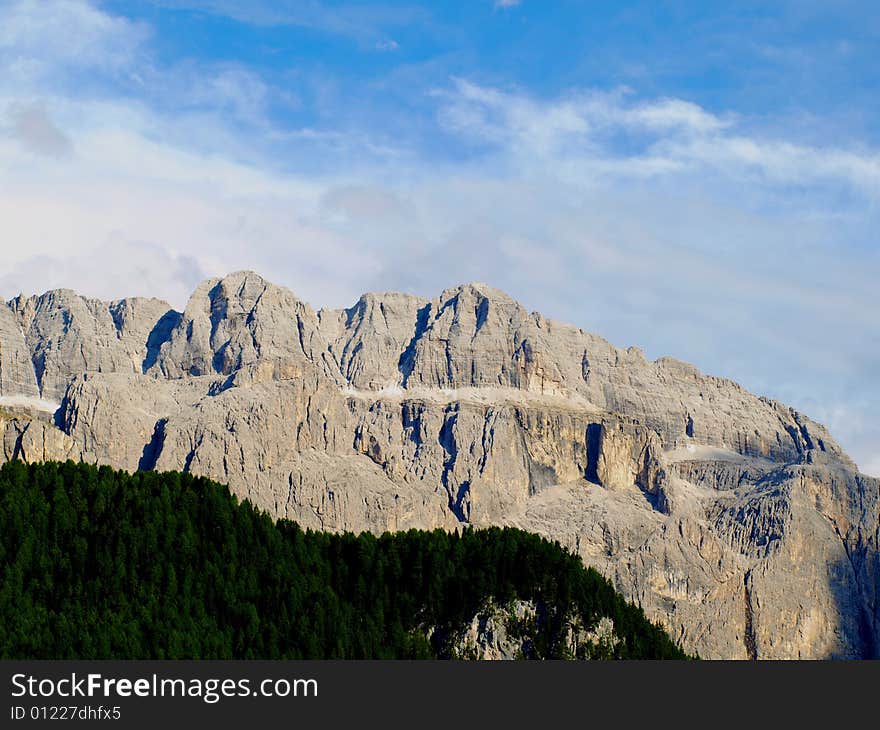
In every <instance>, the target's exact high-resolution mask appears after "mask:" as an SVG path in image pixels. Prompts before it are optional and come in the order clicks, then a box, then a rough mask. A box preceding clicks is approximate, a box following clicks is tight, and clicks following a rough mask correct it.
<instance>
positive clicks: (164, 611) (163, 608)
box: [0, 462, 683, 659]
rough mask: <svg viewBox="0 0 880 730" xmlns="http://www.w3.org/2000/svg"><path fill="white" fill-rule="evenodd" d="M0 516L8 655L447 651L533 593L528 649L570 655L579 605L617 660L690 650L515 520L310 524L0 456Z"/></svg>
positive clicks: (212, 491)
mask: <svg viewBox="0 0 880 730" xmlns="http://www.w3.org/2000/svg"><path fill="white" fill-rule="evenodd" d="M0 530H2V532H0V571H2V572H0V657H2V658H84V659H94V658H106V659H111V658H113V659H116V658H157V659H182V658H261V659H276V658H279V659H280V658H397V657H401V658H402V657H433V656H444V655H445V652H446V649H445V648H444V646H443V645H442V644H443V642H442V639H439V638H438V639H437V640H436V641H437V645H431V644H430V643H429V642H428V640H427V639H426V638H425V635H426V627H438V628H439V630H438V631H436V632H435V634H434V636H435V637H442V636H450V635H452V634H454V632H455V631H456V630H457V629H458V628H460V627H461V626H462V625H464V624H465V623H467V622H469V621H470V620H471V619H472V617H473V616H474V615H475V614H476V613H477V611H478V610H479V609H480V607H481V606H482V605H484V604H485V602H486V601H487V600H488V599H489V598H492V599H494V600H495V602H496V603H499V604H504V603H506V602H509V601H511V600H514V599H517V598H519V599H523V600H530V601H534V602H535V603H536V604H537V605H540V606H541V607H542V615H544V616H545V617H546V619H545V620H544V621H542V622H541V625H540V626H539V627H538V628H537V629H536V631H535V637H534V643H535V646H536V650H537V655H538V656H542V657H557V656H562V650H561V649H560V648H559V647H558V646H557V645H558V644H559V642H558V635H559V630H560V625H561V622H562V620H563V618H564V617H565V616H566V615H573V614H574V613H578V614H580V617H581V618H582V620H583V621H584V623H585V624H586V625H588V626H590V625H593V624H595V622H596V621H597V620H598V618H599V617H601V616H610V617H611V618H612V619H613V621H614V625H615V628H616V633H617V634H618V636H620V637H621V638H622V639H623V641H622V642H621V643H620V644H619V645H618V646H617V647H616V648H614V650H613V652H611V654H613V656H614V657H619V658H682V657H683V654H682V653H681V652H680V651H679V649H678V648H677V647H676V646H675V645H674V644H673V642H672V641H671V640H670V639H669V637H668V636H667V635H666V634H665V633H664V632H663V631H662V630H661V629H660V628H658V627H657V626H655V625H653V624H651V623H650V622H649V621H648V620H647V619H646V618H645V616H644V615H643V614H642V612H641V611H640V610H639V609H637V608H635V607H634V606H632V605H631V604H629V603H627V602H626V601H625V600H624V599H623V598H621V597H620V596H619V595H618V594H617V593H616V592H615V591H614V590H613V589H612V587H611V585H610V584H609V583H608V582H607V581H606V580H605V579H604V578H602V577H601V576H600V575H599V574H598V573H596V572H595V571H593V570H588V569H585V568H584V567H583V565H582V564H581V562H580V561H579V560H578V559H577V558H576V557H574V556H572V555H571V554H569V553H567V552H566V551H565V550H563V549H562V548H560V547H559V545H558V544H554V543H550V542H548V541H546V540H544V539H542V538H540V537H537V536H535V535H532V534H529V533H526V532H522V531H519V530H513V529H497V528H493V529H488V530H466V531H464V532H463V533H462V534H460V535H459V534H448V533H445V532H441V531H435V532H424V531H416V530H411V531H409V532H405V533H399V534H393V535H392V534H385V535H383V536H382V537H379V538H377V537H375V536H373V535H370V534H363V535H358V536H355V535H352V534H345V535H333V534H328V533H320V532H311V531H310V532H303V531H302V530H301V529H300V528H299V527H298V526H297V525H296V524H294V523H291V522H286V521H281V522H278V523H277V524H276V523H273V521H272V520H271V519H270V518H269V517H268V516H267V515H265V514H262V513H259V512H257V511H256V510H254V508H253V507H252V506H251V505H250V504H249V503H247V502H244V503H241V504H239V503H238V502H237V501H236V499H235V498H234V497H233V496H232V495H231V494H230V493H229V491H228V490H227V489H226V488H225V487H223V486H220V485H218V484H215V483H213V482H210V481H208V480H205V479H199V478H194V477H192V476H189V475H186V474H178V473H162V474H158V473H155V472H138V473H136V474H133V475H129V474H126V473H124V472H117V471H113V470H112V469H109V468H107V467H101V468H95V467H91V466H86V465H82V464H74V463H72V462H68V463H66V464H41V465H30V466H28V465H24V464H22V463H19V462H11V463H8V464H6V465H5V466H4V467H3V468H2V469H0ZM604 653H608V652H607V650H606V651H605V652H604Z"/></svg>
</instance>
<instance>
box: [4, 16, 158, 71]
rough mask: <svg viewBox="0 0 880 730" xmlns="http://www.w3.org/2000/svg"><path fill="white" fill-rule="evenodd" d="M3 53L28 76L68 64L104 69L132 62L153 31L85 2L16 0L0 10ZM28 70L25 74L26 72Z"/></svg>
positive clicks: (10, 64) (7, 64) (10, 65)
mask: <svg viewBox="0 0 880 730" xmlns="http://www.w3.org/2000/svg"><path fill="white" fill-rule="evenodd" d="M0 17H2V23H0V51H2V56H3V58H4V59H5V63H2V64H0V66H3V67H5V68H6V70H7V71H8V70H9V69H12V68H14V69H18V70H19V72H22V73H24V75H25V77H28V76H30V77H34V76H37V75H39V74H40V73H41V72H42V71H44V70H46V69H51V68H57V66H58V65H60V64H63V65H65V66H67V67H68V68H70V67H74V68H93V69H94V68H97V69H101V70H103V71H112V70H118V69H120V68H122V67H125V66H128V65H129V64H130V63H131V62H132V61H133V59H134V58H135V57H136V54H137V53H138V51H139V49H140V46H141V44H142V43H143V41H144V40H145V39H146V37H147V35H148V31H147V29H146V28H145V27H144V26H141V25H138V24H136V23H132V22H131V21H128V20H126V19H124V18H120V17H117V16H112V15H109V14H107V13H104V12H101V11H100V10H99V9H98V8H96V7H94V6H93V5H92V4H91V3H89V2H86V1H85V0H40V2H33V1H32V0H17V1H14V2H12V3H11V4H10V5H9V6H8V7H6V8H4V9H3V10H2V12H0ZM25 72H26V73H25Z"/></svg>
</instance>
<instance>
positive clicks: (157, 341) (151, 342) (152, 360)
mask: <svg viewBox="0 0 880 730" xmlns="http://www.w3.org/2000/svg"><path fill="white" fill-rule="evenodd" d="M182 318H183V315H182V314H181V313H180V312H176V311H174V310H173V309H169V310H168V311H167V312H166V313H165V314H163V315H162V317H161V319H160V320H159V321H158V322H156V325H155V327H153V329H152V330H150V334H149V335H148V336H147V356H146V357H145V358H144V361H143V363H142V364H141V372H143V373H146V372H147V371H148V370H149V369H150V368H152V367H153V366H154V365H155V364H156V361H157V360H158V359H159V351H160V350H161V349H162V345H164V344H165V343H166V342H168V341H169V340H170V339H171V333H172V332H173V331H174V330H175V329H176V328H177V326H178V325H179V324H180V320H181V319H182Z"/></svg>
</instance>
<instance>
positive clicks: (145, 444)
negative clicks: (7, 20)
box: [0, 272, 880, 658]
mask: <svg viewBox="0 0 880 730" xmlns="http://www.w3.org/2000/svg"><path fill="white" fill-rule="evenodd" d="M53 401H54V402H55V403H56V404H57V409H56V406H53V405H50V404H51V403H52V402H53ZM0 436H2V438H3V449H2V452H0V461H5V460H8V459H13V458H20V459H23V460H26V461H41V460H58V459H67V458H73V459H82V460H84V461H88V462H94V463H99V464H109V465H112V466H114V467H118V468H123V469H127V470H130V471H134V470H136V469H157V470H184V471H189V472H192V473H193V474H197V475H201V476H207V477H211V478H213V479H216V480H219V481H223V482H225V483H226V484H228V485H229V487H230V488H231V489H232V491H233V492H235V493H236V494H237V495H239V496H240V497H243V498H247V499H249V500H250V501H251V502H253V503H254V504H255V505H256V506H257V507H259V508H262V509H265V510H267V511H268V512H270V513H271V514H272V515H274V516H276V517H287V518H291V519H295V520H296V521H297V522H299V523H300V524H301V525H303V526H304V527H313V528H319V529H323V530H331V531H342V530H353V531H361V530H371V531H373V532H382V531H385V530H398V529H404V528H408V527H423V528H432V527H442V528H446V529H455V528H456V527H458V526H460V525H461V524H463V523H468V524H475V525H489V524H496V525H510V526H516V527H521V528H523V529H527V530H531V531H533V532H538V533H540V534H543V535H545V536H549V537H551V538H554V539H556V540H559V541H560V542H561V543H562V544H563V545H566V546H568V547H570V548H571V549H572V550H574V551H575V552H577V553H578V554H579V555H580V556H581V557H582V559H583V561H584V562H585V563H586V564H588V565H591V566H593V567H596V568H597V569H598V570H600V571H601V572H603V573H604V574H605V575H606V576H608V577H609V578H610V579H611V580H612V581H613V582H614V584H615V586H616V587H617V588H618V589H619V590H621V591H622V592H623V593H624V594H625V595H627V596H628V597H629V598H630V599H632V600H633V601H635V602H636V603H637V604H639V605H640V606H641V607H642V608H643V609H644V610H645V612H646V613H647V614H648V615H649V616H650V617H651V618H655V619H658V620H660V621H662V622H663V623H664V625H665V626H666V627H667V628H668V630H669V632H670V634H671V635H672V636H673V638H674V639H675V640H676V641H679V642H680V643H681V645H682V646H683V647H684V648H685V649H686V650H688V651H692V652H696V653H699V654H700V655H701V656H704V657H727V658H791V657H816V658H820V657H856V656H875V655H876V652H877V647H878V646H880V601H878V586H880V580H878V569H880V561H878V552H877V540H878V525H880V506H878V502H880V500H878V490H880V481H878V480H876V479H872V478H870V477H867V476H864V475H861V474H859V473H858V472H857V470H856V468H855V465H854V464H853V463H852V461H851V460H850V459H849V458H848V457H847V455H846V454H845V453H844V451H843V450H842V449H841V448H840V446H839V445H838V444H837V443H836V442H835V441H834V439H833V438H832V437H831V435H830V434H829V433H828V431H827V430H826V429H825V428H824V427H823V426H821V425H820V424H817V423H815V422H814V421H812V420H810V419H809V418H808V417H806V416H805V415H803V414H801V413H798V412H797V411H795V410H793V409H791V408H789V407H787V406H785V405H783V404H781V403H777V402H775V401H773V400H770V399H767V398H762V397H758V396H755V395H752V394H751V393H749V392H747V391H746V390H744V389H743V388H742V387H740V386H739V385H737V384H736V383H734V382H732V381H730V380H726V379H721V378H716V377H712V376H708V375H704V374H702V373H701V372H700V371H699V370H697V369H696V368H695V367H693V366H691V365H688V364H687V363H683V362H680V361H678V360H673V359H670V358H661V359H659V360H656V361H653V362H652V361H649V360H647V359H646V358H645V357H644V355H643V354H642V352H641V351H640V350H638V349H637V348H629V349H626V350H621V349H618V348H615V347H614V346H612V345H611V344H610V343H608V342H607V341H606V340H604V339H602V338H601V337H598V336H596V335H592V334H589V333H587V332H584V331H583V330H581V329H578V328H577V327H574V326H571V325H567V324H561V323H557V322H553V321H549V320H546V319H545V318H544V317H542V316H541V315H539V314H536V313H529V312H527V311H526V310H525V309H524V308H523V307H522V306H521V305H519V304H518V303H517V302H516V301H514V300H513V299H511V298H510V297H508V296H507V295H505V294H504V293H502V292H499V291H497V290H495V289H492V288H491V287H488V286H486V285H483V284H469V285H465V286H460V287H457V288H454V289H447V290H446V291H444V292H443V293H442V294H441V295H440V296H439V297H437V298H435V299H431V300H429V299H422V298H419V297H415V296H409V295H405V294H397V293H383V294H376V293H373V294H365V295H364V296H362V297H361V298H360V299H359V300H358V301H357V303H355V304H354V305H353V306H352V307H350V308H348V309H344V310H321V311H318V312H316V311H314V310H313V309H312V308H311V307H310V306H309V305H308V304H306V303H304V302H302V301H300V300H298V299H297V298H296V297H295V296H294V295H293V293H291V292H290V291H289V290H287V289H285V288H283V287H279V286H276V285H274V284H272V283H270V282H267V281H266V280H264V279H263V278H261V277H260V276H258V275H257V274H254V273H252V272H239V273H235V274H231V275H229V276H227V277H225V278H223V279H212V280H209V281H206V282H204V283H203V284H201V285H200V286H199V287H198V288H197V289H196V291H195V292H194V293H193V295H192V297H191V299H190V301H189V303H188V304H187V306H186V308H185V310H184V311H183V312H176V311H174V310H173V309H172V308H171V307H170V306H169V305H167V304H166V303H164V302H161V301H159V300H155V299H140V298H135V299H125V300H121V301H115V302H110V303H107V302H101V301H97V300H93V299H87V298H84V297H81V296H78V295H77V294H75V293H74V292H71V291H69V290H58V291H53V292H48V293H46V294H43V295H42V296H34V297H18V298H16V299H14V300H12V301H10V302H8V303H6V304H5V305H3V304H2V303H0Z"/></svg>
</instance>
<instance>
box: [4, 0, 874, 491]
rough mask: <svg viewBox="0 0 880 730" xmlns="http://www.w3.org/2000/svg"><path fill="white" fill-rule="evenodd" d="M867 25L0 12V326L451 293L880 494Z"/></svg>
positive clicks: (647, 17) (255, 2) (840, 8)
mask: <svg viewBox="0 0 880 730" xmlns="http://www.w3.org/2000/svg"><path fill="white" fill-rule="evenodd" d="M877 58H880V13H878V12H877V11H876V8H874V7H872V4H871V3H869V2H846V1H845V0H841V1H838V2H834V3H828V2H822V3H820V2H811V0H801V1H800V2H775V3H769V2H760V3H759V2H747V1H743V2H736V3H712V2H699V3H698V2H685V1H680V2H665V3H664V2H632V3H626V2H619V3H611V2H608V3H604V2H591V3H585V2H565V1H560V2H548V1H541V2H538V1H537V0H521V2H513V1H512V0H506V1H505V2H493V0H485V1H483V0H470V1H469V2H460V3H454V2H443V3H423V4H418V3H412V2H383V3H373V2H364V3H359V2H345V3H339V2H329V1H328V0H322V1H318V0H313V1H310V0H305V1H302V2H294V1H292V0H276V1H275V2H268V1H265V0H251V1H250V2H247V3H242V2H235V1H233V0H145V1H143V2H123V1H121V0H105V1H104V2H100V1H99V0H40V1H37V0H0V170H2V173H0V216H2V219H3V221H4V224H5V225H4V236H3V239H2V240H3V243H2V244H0V252H2V256H3V259H2V266H0V295H3V296H5V297H10V296H13V295H15V294H17V293H18V292H19V291H25V292H27V293H30V292H34V291H43V290H45V289H48V288H52V287H57V286H69V287H72V288H76V289H78V290H80V291H82V292H84V293H87V294H90V295H95V296H100V297H104V298H113V297H120V296H125V295H129V294H150V295H153V294H155V295H160V296H163V297H165V298H167V299H169V300H170V301H172V302H173V303H174V304H175V305H176V306H179V307H182V306H183V305H184V304H185V300H186V295H187V294H188V292H189V291H190V290H191V289H192V287H193V286H194V285H195V283H196V282H197V281H198V280H199V279H201V278H202V277H205V276H209V275H217V274H222V273H226V272H228V271H231V270H235V269H241V268H252V269H256V270H257V271H260V272H262V273H263V274H264V275H266V276H268V277H269V278H271V279H273V280H275V281H277V282H278V283H281V284H284V285H286V286H289V287H290V288H291V289H293V290H294V291H295V292H296V293H297V294H298V295H299V296H301V297H302V298H304V299H306V300H308V301H309V302H310V303H312V304H313V305H314V306H316V307H320V306H344V305H348V304H350V303H352V302H353V301H354V300H355V298H356V297H357V296H358V294H359V293H361V292H362V291H365V290H379V289H400V290H408V291H413V292H415V293H419V294H423V295H428V296H433V295H436V294H437V293H439V291H440V290H442V289H443V288H446V287H448V286H452V285H455V284H458V283H461V282H464V281H471V280H481V281H486V282H489V283H491V284H493V285H495V286H497V287H499V288H502V289H505V290H507V291H508V292H509V293H510V294H512V295H513V296H515V297H516V298H518V299H520V300H521V301H522V302H523V303H524V304H525V305H526V306H528V307H529V308H531V309H538V310H541V311H542V312H544V313H545V314H547V315H549V316H552V317H556V318H560V319H564V320H567V321H571V322H574V323H576V324H578V325H580V326H582V327H584V328H585V329H589V330H592V331H595V332H598V333H600V334H602V335H604V336H606V337H608V338H609V339H610V340H611V341H612V342H614V343H615V344H618V345H621V346H628V345H631V344H638V345H640V346H642V347H643V348H644V349H645V351H646V353H647V354H648V355H649V356H651V357H658V356H661V355H672V356H676V357H679V358H682V359H685V360H689V361H692V362H694V363H695V364H697V365H698V366H699V367H700V368H701V369H703V370H704V371H706V372H711V373H713V374H718V375H723V376H727V377H732V378H734V379H736V380H738V381H740V382H741V383H743V385H745V386H746V387H748V388H749V389H751V390H754V391H757V392H759V393H763V394H767V395H770V396H773V397H777V398H780V399H782V400H784V401H786V402H788V403H791V404H793V405H795V406H797V407H799V408H801V409H802V410H804V411H806V412H807V413H808V414H810V415H811V416H813V417H815V418H817V419H819V420H822V421H824V422H826V423H827V424H828V425H829V426H830V427H831V429H832V431H833V432H834V433H835V434H836V435H837V437H838V439H839V440H840V441H841V442H842V443H843V444H844V446H845V447H847V448H848V449H849V450H850V451H851V453H852V454H853V456H854V457H855V458H856V460H857V461H858V463H859V464H860V465H861V466H862V468H863V469H865V470H866V471H869V472H871V473H875V474H880V419H878V416H877V413H880V384H878V378H877V376H876V374H877V373H878V371H880V317H878V308H877V294H876V289H877V284H876V282H877V279H878V274H880V246H878V237H877V233H876V232H877V230H878V224H880V210H878V202H880V108H878V107H880V94H878V93H877V92H878V86H880V84H878V81H880V79H878V76H880V64H878V63H876V59H877Z"/></svg>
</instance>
